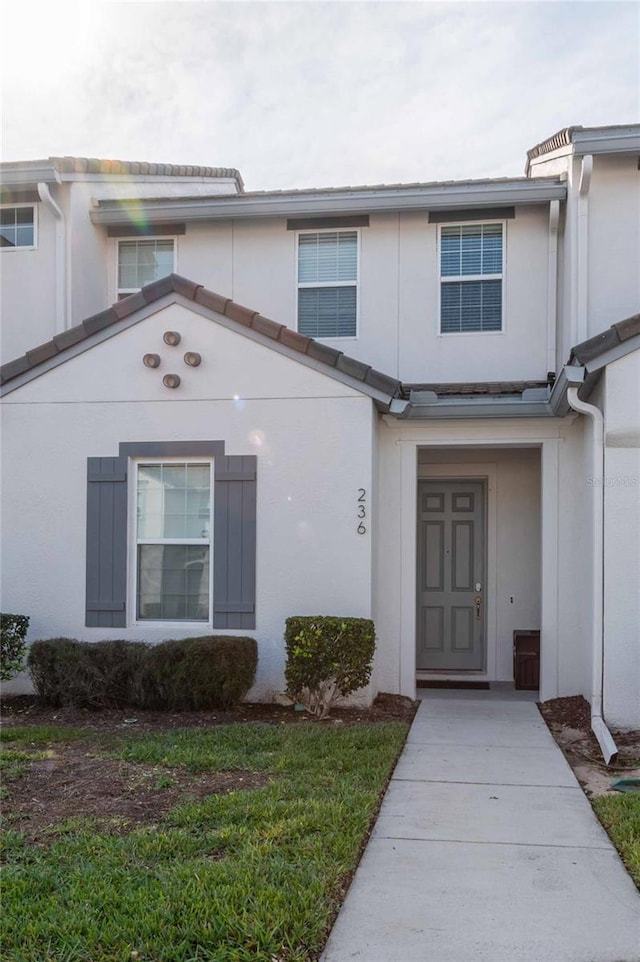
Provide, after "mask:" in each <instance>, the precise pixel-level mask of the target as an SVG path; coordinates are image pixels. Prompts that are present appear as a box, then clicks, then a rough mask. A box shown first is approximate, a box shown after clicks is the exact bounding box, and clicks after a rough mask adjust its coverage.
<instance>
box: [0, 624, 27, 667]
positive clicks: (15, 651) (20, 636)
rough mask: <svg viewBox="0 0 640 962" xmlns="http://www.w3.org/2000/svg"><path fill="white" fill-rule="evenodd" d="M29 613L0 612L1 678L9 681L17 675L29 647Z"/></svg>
mask: <svg viewBox="0 0 640 962" xmlns="http://www.w3.org/2000/svg"><path fill="white" fill-rule="evenodd" d="M28 628H29V618H28V617H27V615H10V614H7V613H5V612H1V613H0V680H1V681H9V679H10V678H13V676H14V675H17V674H18V672H19V671H20V669H21V668H22V665H23V662H24V653H25V650H26V647H27V642H26V638H27V629H28Z"/></svg>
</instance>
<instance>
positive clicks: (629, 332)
mask: <svg viewBox="0 0 640 962" xmlns="http://www.w3.org/2000/svg"><path fill="white" fill-rule="evenodd" d="M638 337H640V314H633V315H632V316H631V317H627V318H625V320H624V321H618V322H617V323H616V324H612V325H611V327H609V328H608V329H607V330H606V331H602V332H601V333H600V334H596V335H595V337H590V338H589V339H588V340H586V341H582V342H581V343H580V344H576V345H575V347H572V348H571V354H570V356H569V364H584V365H589V364H590V363H591V362H592V361H596V360H597V359H598V358H600V357H602V355H604V354H607V353H608V352H609V351H612V350H616V348H619V347H620V345H626V342H627V341H631V340H632V338H638ZM636 347H637V345H635V344H629V345H628V348H629V350H635V348H636ZM596 366H597V365H596Z"/></svg>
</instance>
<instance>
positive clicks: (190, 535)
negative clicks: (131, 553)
mask: <svg viewBox="0 0 640 962" xmlns="http://www.w3.org/2000/svg"><path fill="white" fill-rule="evenodd" d="M211 468H212V462H211V461H188V462H177V461H171V462H166V461H165V462H162V461H154V462H149V463H145V462H137V463H136V517H135V556H136V560H135V598H136V618H137V620H139V621H205V622H208V621H209V620H210V610H211V532H212V530H213V525H212V514H211V511H212V501H213V499H212V494H211V481H212V477H211V475H212V470H211Z"/></svg>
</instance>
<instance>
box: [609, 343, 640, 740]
mask: <svg viewBox="0 0 640 962" xmlns="http://www.w3.org/2000/svg"><path fill="white" fill-rule="evenodd" d="M604 394H605V399H606V400H605V468H604V499H605V504H604V519H605V529H604V559H605V560H604V564H605V574H604V590H605V597H604V715H605V720H606V722H607V723H608V724H609V725H612V726H614V727H620V728H640V423H639V416H638V415H639V412H640V351H635V352H634V353H633V354H629V355H627V356H626V357H623V358H620V360H618V361H614V362H613V363H612V364H609V365H608V366H607V369H606V381H605V392H604Z"/></svg>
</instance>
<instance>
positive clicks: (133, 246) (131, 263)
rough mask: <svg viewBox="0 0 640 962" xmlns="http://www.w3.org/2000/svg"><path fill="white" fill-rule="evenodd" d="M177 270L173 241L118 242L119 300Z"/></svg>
mask: <svg viewBox="0 0 640 962" xmlns="http://www.w3.org/2000/svg"><path fill="white" fill-rule="evenodd" d="M174 270H175V241H174V239H173V238H157V239H153V240H146V239H145V240H122V241H118V290H117V294H118V300H120V299H121V298H123V297H128V296H129V294H135V293H136V291H139V290H140V288H141V287H144V286H145V284H151V283H152V281H157V280H159V279H160V278H161V277H166V276H167V275H168V274H172V273H173V272H174Z"/></svg>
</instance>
